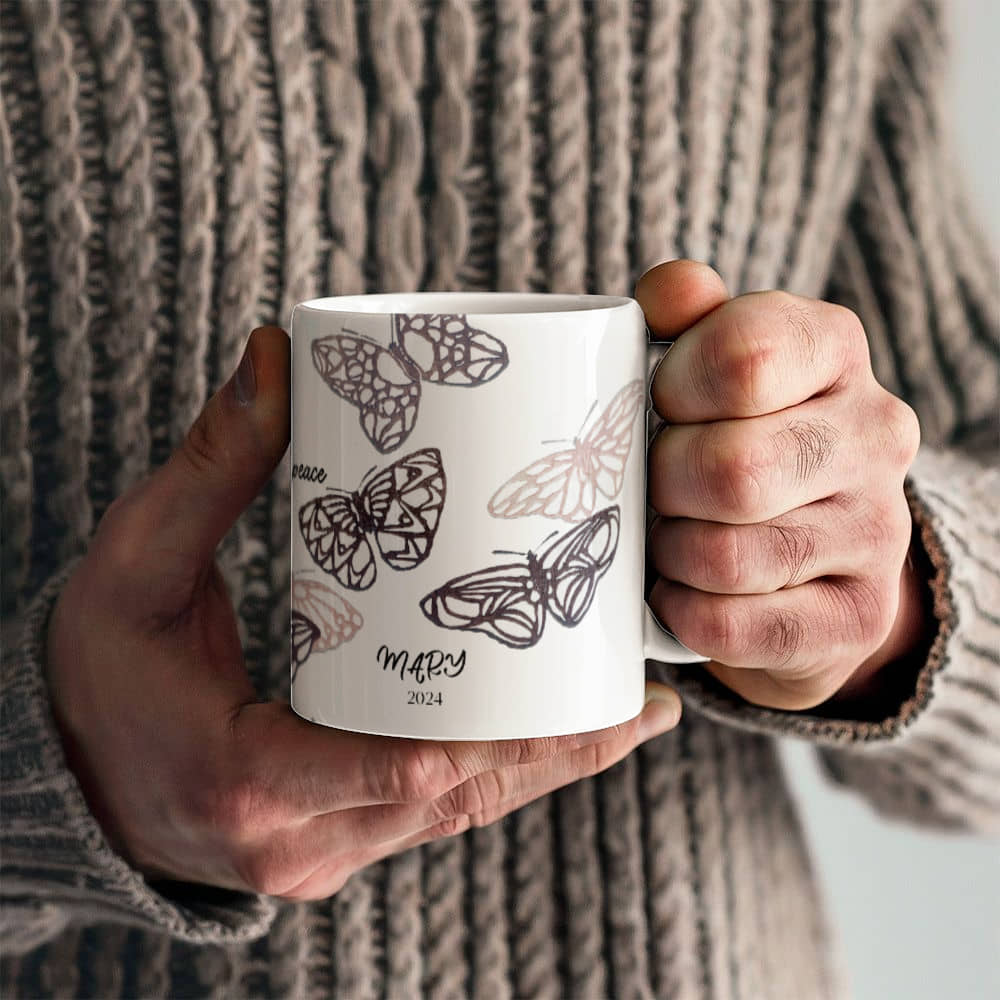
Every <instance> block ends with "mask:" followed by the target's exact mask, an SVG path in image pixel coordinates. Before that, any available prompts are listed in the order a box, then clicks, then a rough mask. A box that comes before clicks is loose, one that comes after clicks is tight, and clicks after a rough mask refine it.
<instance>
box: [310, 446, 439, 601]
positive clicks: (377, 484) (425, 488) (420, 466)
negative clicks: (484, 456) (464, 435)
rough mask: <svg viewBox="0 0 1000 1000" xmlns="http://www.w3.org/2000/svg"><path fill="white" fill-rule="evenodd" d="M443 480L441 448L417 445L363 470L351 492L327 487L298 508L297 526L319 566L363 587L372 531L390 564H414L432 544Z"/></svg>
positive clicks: (368, 578)
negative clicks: (380, 465) (394, 458)
mask: <svg viewBox="0 0 1000 1000" xmlns="http://www.w3.org/2000/svg"><path fill="white" fill-rule="evenodd" d="M445 490H446V482H445V475H444V467H443V466H442V465H441V452H439V451H438V450H437V448H422V449H420V451H415V452H412V453H411V454H409V455H407V456H406V457H405V458H401V459H399V460H398V461H396V462H393V463H392V465H388V466H386V467H385V468H384V469H381V470H378V469H377V468H372V469H370V470H369V471H368V473H367V475H366V476H365V478H364V479H363V480H362V482H361V485H360V486H359V487H358V489H357V490H355V491H354V492H353V493H352V492H350V491H348V490H340V489H334V488H328V489H327V492H326V493H325V494H323V495H322V496H319V497H316V498H315V499H314V500H310V501H308V502H307V503H305V504H303V505H302V506H301V507H300V508H299V529H300V530H301V532H302V539H303V541H304V542H305V544H306V549H308V551H309V554H310V555H311V556H312V557H313V559H314V560H315V562H316V564H317V565H318V566H319V567H320V569H322V570H324V571H325V572H327V573H330V574H331V575H332V576H334V577H335V578H336V579H337V581H338V582H339V583H340V584H341V586H343V587H346V588H347V589H348V590H367V589H368V588H369V587H370V586H371V585H372V584H373V583H374V582H375V576H376V568H375V553H374V552H373V551H372V547H371V544H370V543H369V541H368V536H369V535H373V536H374V538H375V544H376V546H377V548H378V550H379V552H380V553H381V555H382V558H383V559H384V560H385V561H386V562H387V563H388V564H389V565H390V566H391V567H392V568H393V569H399V570H406V569H413V567H414V566H419V565H420V563H422V562H423V561H424V559H426V558H427V556H428V554H429V553H430V551H431V545H432V544H433V543H434V535H435V534H436V533H437V528H438V522H439V520H440V519H441V511H442V509H443V507H444V498H445Z"/></svg>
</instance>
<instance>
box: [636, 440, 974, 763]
mask: <svg viewBox="0 0 1000 1000" xmlns="http://www.w3.org/2000/svg"><path fill="white" fill-rule="evenodd" d="M942 461H944V462H945V463H946V459H945V458H944V457H943V456H941V455H940V454H936V453H931V454H926V453H922V454H921V456H919V457H918V460H917V462H915V463H914V467H913V469H911V472H910V475H909V476H908V477H907V479H906V483H905V491H906V498H907V501H908V502H909V505H910V511H911V514H912V516H913V522H914V525H915V527H916V539H915V541H919V543H920V544H921V545H922V546H923V550H924V553H925V554H926V558H927V562H928V563H929V565H930V567H931V575H930V579H929V581H928V586H929V588H930V592H931V599H930V600H929V601H928V604H929V605H930V606H931V607H932V608H933V615H934V620H935V623H936V625H935V626H934V628H933V639H932V641H931V643H930V648H929V651H928V653H927V656H926V658H925V659H924V661H923V663H922V664H919V663H918V664H915V665H911V675H910V676H909V677H908V678H897V679H896V684H895V696H894V698H893V699H892V701H890V702H889V703H888V704H886V705H885V708H884V710H883V713H880V714H881V718H877V719H871V718H869V719H857V718H850V717H847V716H842V715H839V714H836V713H837V709H836V707H833V706H831V705H830V704H829V703H826V704H825V705H822V706H817V707H816V708H815V709H808V710H805V711H788V710H782V709H774V708H763V707H761V706H758V705H754V704H751V703H750V702H748V701H746V700H745V699H743V698H742V697H741V696H740V695H738V694H736V693H735V692H733V691H731V690H730V689H729V688H727V687H725V685H723V684H721V683H720V682H719V681H717V680H716V679H715V678H714V677H712V676H711V675H710V674H709V673H707V672H706V671H705V670H703V669H701V668H699V667H693V668H692V667H690V666H687V667H685V666H681V665H668V664H662V663H653V664H651V665H650V666H651V670H650V671H649V673H650V676H651V678H652V679H654V680H661V681H662V682H663V683H667V684H670V685H671V686H673V687H675V688H676V689H677V691H678V693H679V694H680V695H681V698H682V699H683V700H684V701H685V702H687V703H688V704H690V705H691V707H693V708H694V709H696V710H697V711H699V712H701V713H702V714H703V715H706V716H708V717H709V718H712V719H714V720H715V721H717V722H721V723H724V724H727V725H731V726H736V727H738V728H741V729H747V730H752V731H755V732H762V733H769V734H771V735H777V736H788V737H793V738H799V739H804V740H809V741H810V742H813V743H817V744H821V745H828V746H845V745H856V744H868V743H872V744H876V743H885V742H888V741H895V740H898V739H901V738H902V737H903V735H904V733H912V732H914V731H915V730H917V729H923V724H922V720H924V719H925V717H930V716H934V715H937V714H938V713H939V712H944V713H946V714H947V713H948V712H950V711H952V710H953V708H954V707H955V706H954V705H953V704H952V703H953V702H955V701H956V699H958V700H959V701H962V700H963V699H965V700H967V694H968V685H967V684H965V683H963V678H962V676H961V674H962V666H961V660H962V657H961V656H956V655H955V646H956V645H957V639H956V632H957V628H958V622H959V618H960V615H961V612H962V610H963V609H962V607H961V603H962V602H961V601H960V600H959V599H958V598H957V597H956V588H955V579H954V575H953V567H954V566H955V565H956V562H960V560H961V559H962V558H963V555H964V554H965V553H964V547H965V543H964V542H963V539H962V535H961V534H960V533H958V532H957V531H956V525H954V524H952V523H951V522H952V521H954V520H955V519H956V517H957V516H958V515H957V513H956V511H955V510H954V509H949V506H948V504H949V502H948V500H947V496H942V495H941V494H940V493H939V492H938V490H939V489H940V490H941V491H942V493H944V494H947V493H948V490H949V488H948V486H947V485H943V484H946V483H947V482H948V479H947V478H946V477H945V478H943V477H942V473H945V471H946V470H944V469H941V468H939V466H940V465H941V463H942ZM946 464H947V463H946ZM925 487H926V488H925ZM959 596H965V597H966V598H967V600H968V599H971V597H972V595H971V593H968V594H960V595H959ZM925 648H926V646H925ZM946 675H956V676H954V677H952V676H948V680H949V681H951V682H952V683H950V684H949V683H945V684H942V683H941V681H942V679H943V678H944V677H945V676H946ZM841 711H846V707H844V708H841ZM918 721H919V722H921V724H920V725H919V726H918V725H917V724H918Z"/></svg>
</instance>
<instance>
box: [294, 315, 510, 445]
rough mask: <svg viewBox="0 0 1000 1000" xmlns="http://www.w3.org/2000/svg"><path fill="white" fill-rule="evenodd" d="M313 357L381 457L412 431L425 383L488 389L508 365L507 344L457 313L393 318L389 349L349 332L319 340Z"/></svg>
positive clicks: (324, 377)
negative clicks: (353, 410) (353, 409)
mask: <svg viewBox="0 0 1000 1000" xmlns="http://www.w3.org/2000/svg"><path fill="white" fill-rule="evenodd" d="M312 358H313V365H315V367H316V371H318V372H319V374H320V377H321V378H322V379H323V381H324V382H326V384H327V385H328V386H329V387H330V388H331V389H332V390H333V391H334V392H335V393H336V394H337V395H338V396H340V398H341V399H345V400H347V402H348V403H351V404H352V405H353V406H356V407H357V408H358V411H359V413H358V419H359V421H360V423H361V429H362V430H363V431H364V432H365V435H366V436H367V437H368V440H369V441H371V443H372V444H373V445H374V446H375V447H376V448H377V449H378V451H379V452H381V454H383V455H385V454H388V453H389V452H390V451H395V450H396V448H398V447H399V446H400V445H401V444H402V443H403V442H404V441H405V440H406V439H407V437H409V435H410V431H412V430H413V426H414V424H415V423H416V422H417V411H418V409H419V406H420V383H421V381H424V382H434V383H438V384H440V385H457V386H477V385H484V384H485V383H486V382H489V381H491V380H492V379H495V378H496V377H497V376H498V375H499V374H500V373H501V372H502V371H503V370H504V369H505V368H506V367H507V361H508V359H507V348H506V347H505V346H504V344H503V342H502V341H500V340H498V339H497V338H496V337H494V336H493V335H492V334H489V333H487V332H486V331H485V330H479V329H477V328H476V327H473V326H470V325H469V322H468V320H467V319H466V317H465V316H464V315H461V314H458V313H440V314H438V313H434V314H430V313H427V314H424V313H421V314H416V315H412V316H411V315H406V314H402V313H395V314H393V316H392V340H391V343H390V344H389V346H388V347H383V346H382V345H381V344H379V343H378V342H377V341H375V340H373V339H372V338H371V337H366V336H363V335H361V334H358V333H354V332H353V331H350V330H344V331H343V332H342V333H335V334H332V335H331V336H328V337H320V338H319V339H318V340H314V341H313V343H312Z"/></svg>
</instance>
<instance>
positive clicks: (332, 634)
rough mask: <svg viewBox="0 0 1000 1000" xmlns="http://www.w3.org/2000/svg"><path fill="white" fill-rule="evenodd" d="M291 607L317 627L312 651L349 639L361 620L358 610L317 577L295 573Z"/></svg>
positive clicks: (328, 648)
mask: <svg viewBox="0 0 1000 1000" xmlns="http://www.w3.org/2000/svg"><path fill="white" fill-rule="evenodd" d="M292 608H293V609H294V610H295V611H297V612H298V613H299V614H300V615H303V616H304V617H305V618H308V619H309V621H311V622H313V623H314V624H316V625H317V626H319V630H320V634H319V635H318V636H317V638H316V641H315V642H314V643H313V648H312V651H313V652H314V653H325V652H326V651H327V650H330V649H336V648H337V647H338V646H342V645H343V644H344V643H345V642H350V641H351V640H352V639H353V638H354V637H355V635H357V634H358V631H359V630H360V629H361V626H362V625H364V623H365V621H364V619H363V618H362V617H361V612H360V611H358V609H357V608H355V607H354V606H353V605H351V604H349V603H348V602H347V601H345V600H344V598H343V597H341V596H340V594H338V593H337V592H336V591H335V590H331V589H330V588H329V587H328V586H327V585H326V584H325V583H323V582H322V581H321V580H310V579H309V578H308V577H307V576H306V574H305V573H296V574H295V579H294V580H293V581H292Z"/></svg>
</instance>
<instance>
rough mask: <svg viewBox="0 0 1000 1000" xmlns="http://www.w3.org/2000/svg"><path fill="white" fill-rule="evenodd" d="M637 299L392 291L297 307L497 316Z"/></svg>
mask: <svg viewBox="0 0 1000 1000" xmlns="http://www.w3.org/2000/svg"><path fill="white" fill-rule="evenodd" d="M633 301H634V300H633V299H630V298H627V297H626V296H623V295H559V294H550V293H548V292H391V293H384V294H377V295H334V296H328V297H326V298H321V299H310V300H309V301H308V302H300V303H299V304H298V305H297V306H296V307H295V308H296V309H307V310H312V311H315V312H342V313H408V314H411V315H412V314H414V313H464V314H465V315H472V316H496V315H500V314H517V313H521V314H524V315H532V314H536V313H566V312H584V311H595V310H601V309H621V308H623V307H625V306H628V305H629V304H631V303H632V302H633Z"/></svg>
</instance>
